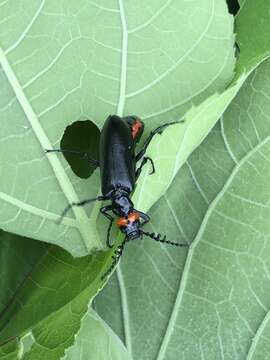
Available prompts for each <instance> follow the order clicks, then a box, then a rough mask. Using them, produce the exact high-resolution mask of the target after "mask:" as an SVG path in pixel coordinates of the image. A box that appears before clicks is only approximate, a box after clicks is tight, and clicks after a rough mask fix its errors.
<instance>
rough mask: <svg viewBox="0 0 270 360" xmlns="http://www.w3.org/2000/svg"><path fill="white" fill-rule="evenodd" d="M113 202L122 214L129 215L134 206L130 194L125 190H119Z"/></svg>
mask: <svg viewBox="0 0 270 360" xmlns="http://www.w3.org/2000/svg"><path fill="white" fill-rule="evenodd" d="M112 203H113V205H114V208H115V209H116V210H117V212H118V214H119V215H120V216H127V215H128V214H129V213H130V212H132V211H133V208H134V205H133V202H132V201H131V200H130V198H129V194H128V193H127V192H126V191H124V190H123V191H122V190H118V191H116V192H115V193H114V196H113V198H112Z"/></svg>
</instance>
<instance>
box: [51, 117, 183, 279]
mask: <svg viewBox="0 0 270 360" xmlns="http://www.w3.org/2000/svg"><path fill="white" fill-rule="evenodd" d="M176 123H179V121H178V122H170V123H166V124H163V125H161V126H159V127H157V128H156V129H155V130H153V131H151V133H150V135H149V136H148V138H147V139H146V140H145V142H144V144H143V146H142V148H141V150H140V151H138V152H137V153H136V145H137V143H138V142H139V140H140V138H141V136H142V133H143V131H144V123H143V122H142V120H141V119H140V118H138V117H137V116H135V115H130V116H126V117H120V116H117V115H110V116H108V118H107V120H106V121H105V123H104V126H103V127H102V130H101V135H100V144H99V160H95V159H89V160H90V164H91V165H95V166H99V168H100V176H101V191H102V195H101V196H98V197H96V198H91V199H86V200H83V201H80V202H77V203H71V204H70V205H68V206H67V207H66V209H65V210H64V211H63V213H62V215H61V219H62V218H63V216H65V214H66V213H67V211H68V210H69V209H70V208H71V207H73V206H84V205H86V204H88V203H90V202H93V201H106V200H110V201H111V203H110V204H109V205H105V206H102V207H101V208H100V213H101V214H102V215H104V216H105V217H106V218H107V219H108V220H109V221H110V223H109V227H108V231H107V241H106V243H107V246H108V247H109V248H111V247H113V245H112V244H111V242H110V232H111V227H112V224H113V222H114V220H115V216H116V217H117V221H116V225H117V226H118V227H119V229H120V230H121V232H122V233H124V234H125V238H124V240H123V242H122V243H121V244H120V245H119V246H118V247H117V249H116V250H115V252H114V256H113V263H112V265H111V267H110V268H109V269H108V271H107V272H106V273H105V274H104V275H103V277H105V276H107V275H108V274H109V273H110V272H111V270H112V269H113V268H114V266H115V265H116V263H117V262H118V260H119V258H120V256H121V255H122V252H123V249H124V245H125V244H126V243H127V242H128V241H130V240H135V239H137V238H140V237H142V236H143V235H146V236H148V237H150V238H151V239H153V240H155V241H158V242H161V243H166V244H170V245H174V246H187V244H181V243H175V242H172V241H168V240H166V236H164V237H163V238H161V235H160V234H155V233H149V232H146V231H143V230H142V229H141V228H142V226H143V225H145V224H146V223H147V222H149V220H150V217H149V216H148V215H147V214H145V213H143V212H141V211H139V210H137V209H135V208H134V204H133V202H132V200H131V198H130V196H131V193H132V192H133V190H134V189H135V184H136V180H137V179H138V177H139V176H140V174H141V171H142V169H143V167H144V166H145V164H146V163H147V162H150V163H151V166H152V170H151V173H150V174H153V173H155V166H154V162H153V160H152V159H151V158H150V157H148V156H145V153H146V150H147V148H148V146H149V144H150V142H151V140H152V139H153V137H154V136H155V135H156V134H161V133H162V132H163V130H164V129H165V128H166V127H168V126H170V125H172V124H176ZM45 151H46V152H47V153H49V152H54V151H58V152H65V151H67V152H74V153H77V152H76V151H72V150H61V149H52V150H45ZM139 161H141V163H140V165H139V166H138V167H137V163H138V162H139Z"/></svg>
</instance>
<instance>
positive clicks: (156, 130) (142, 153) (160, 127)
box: [135, 120, 184, 162]
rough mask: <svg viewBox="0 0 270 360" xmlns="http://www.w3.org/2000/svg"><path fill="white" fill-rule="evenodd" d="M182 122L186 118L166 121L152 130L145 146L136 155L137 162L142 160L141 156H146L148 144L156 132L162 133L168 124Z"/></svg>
mask: <svg viewBox="0 0 270 360" xmlns="http://www.w3.org/2000/svg"><path fill="white" fill-rule="evenodd" d="M181 122H184V120H181V121H173V122H170V123H166V124H163V125H161V126H159V127H157V128H156V129H155V130H153V131H151V132H150V135H149V136H148V138H147V139H146V140H145V142H144V144H143V147H142V149H141V150H140V151H139V152H138V154H137V155H136V157H135V159H136V162H137V161H139V160H141V158H142V157H143V156H144V154H145V152H146V150H147V148H148V145H149V144H150V142H151V140H152V139H153V137H154V136H155V135H156V134H162V132H163V130H164V129H166V127H167V126H170V125H173V124H179V123H181Z"/></svg>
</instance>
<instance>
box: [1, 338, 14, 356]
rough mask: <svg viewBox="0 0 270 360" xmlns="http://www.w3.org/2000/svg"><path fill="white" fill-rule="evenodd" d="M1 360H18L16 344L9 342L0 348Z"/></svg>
mask: <svg viewBox="0 0 270 360" xmlns="http://www.w3.org/2000/svg"><path fill="white" fill-rule="evenodd" d="M0 359H1V360H17V359H18V343H17V341H11V342H10V343H8V344H5V345H4V346H1V347H0Z"/></svg>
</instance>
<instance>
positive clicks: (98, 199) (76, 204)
mask: <svg viewBox="0 0 270 360" xmlns="http://www.w3.org/2000/svg"><path fill="white" fill-rule="evenodd" d="M103 200H106V198H105V197H104V196H98V197H96V198H93V199H86V200H83V201H80V202H72V203H71V204H69V205H68V206H67V207H66V208H65V209H64V211H63V212H62V214H61V215H60V219H59V220H58V221H57V223H58V224H60V223H61V222H62V220H63V218H64V217H65V215H66V214H67V212H68V211H69V209H71V208H72V207H73V206H84V205H86V204H88V203H90V202H93V201H103Z"/></svg>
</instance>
